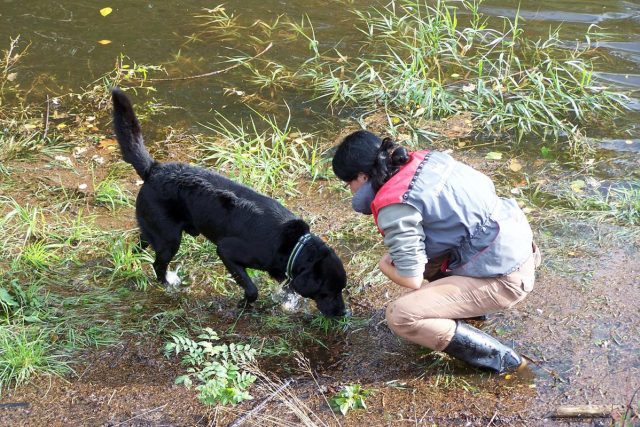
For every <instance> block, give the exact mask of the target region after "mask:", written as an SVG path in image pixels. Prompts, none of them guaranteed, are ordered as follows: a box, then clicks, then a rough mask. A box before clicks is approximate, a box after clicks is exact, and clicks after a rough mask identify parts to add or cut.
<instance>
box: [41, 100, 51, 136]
mask: <svg viewBox="0 0 640 427" xmlns="http://www.w3.org/2000/svg"><path fill="white" fill-rule="evenodd" d="M47 133H49V94H47V112H46V113H45V116H44V134H43V135H42V139H47Z"/></svg>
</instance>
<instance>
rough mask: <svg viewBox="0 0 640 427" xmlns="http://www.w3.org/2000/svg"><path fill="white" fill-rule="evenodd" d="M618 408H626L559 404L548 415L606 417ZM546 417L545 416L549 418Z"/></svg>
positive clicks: (622, 407) (560, 416) (551, 416)
mask: <svg viewBox="0 0 640 427" xmlns="http://www.w3.org/2000/svg"><path fill="white" fill-rule="evenodd" d="M616 409H624V406H622V405H577V406H559V407H558V408H556V410H555V411H554V412H552V413H550V414H549V415H547V417H550V418H606V417H610V416H611V412H613V411H614V410H616ZM547 417H545V418H547Z"/></svg>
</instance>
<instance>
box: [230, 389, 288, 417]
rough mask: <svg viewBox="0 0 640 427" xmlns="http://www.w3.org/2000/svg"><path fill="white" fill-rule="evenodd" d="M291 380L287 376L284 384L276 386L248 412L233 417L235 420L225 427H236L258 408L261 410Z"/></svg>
mask: <svg viewBox="0 0 640 427" xmlns="http://www.w3.org/2000/svg"><path fill="white" fill-rule="evenodd" d="M292 382H293V380H292V379H291V378H289V379H288V380H287V381H285V382H284V384H282V385H281V386H280V387H278V389H277V390H276V391H274V392H273V393H271V395H270V396H267V397H265V398H264V399H262V401H261V402H260V403H258V404H257V405H256V406H255V407H254V408H253V409H251V410H250V411H248V412H245V413H244V414H243V415H242V416H240V417H238V418H236V419H235V421H233V422H232V423H231V424H229V425H228V426H227V427H238V426H239V425H241V424H242V423H243V422H244V420H246V419H247V418H249V417H251V416H252V415H253V414H255V413H256V412H258V411H259V410H261V409H262V408H264V406H265V405H266V404H267V403H268V402H269V401H270V400H271V399H273V398H274V397H276V396H277V395H278V394H280V393H281V392H282V390H284V389H285V388H287V387H289V384H291V383H292Z"/></svg>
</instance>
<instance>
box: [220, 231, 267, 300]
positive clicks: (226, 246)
mask: <svg viewBox="0 0 640 427" xmlns="http://www.w3.org/2000/svg"><path fill="white" fill-rule="evenodd" d="M217 252H218V256H219V257H220V260H222V263H223V264H224V266H225V267H226V268H227V271H229V273H231V276H232V277H233V280H235V281H236V283H237V284H238V285H239V286H240V287H241V288H242V289H244V298H243V299H242V300H241V301H240V303H239V305H238V306H239V307H245V306H247V305H249V304H251V303H253V302H254V301H255V300H256V299H258V288H256V285H255V284H254V283H253V281H252V280H251V278H250V277H249V275H248V274H247V272H246V271H245V269H244V267H242V266H241V265H240V264H239V263H238V262H239V261H241V259H238V258H241V257H242V256H243V255H245V254H246V253H247V251H246V248H244V245H243V243H242V242H241V241H238V240H236V239H222V240H220V241H219V242H218V247H217Z"/></svg>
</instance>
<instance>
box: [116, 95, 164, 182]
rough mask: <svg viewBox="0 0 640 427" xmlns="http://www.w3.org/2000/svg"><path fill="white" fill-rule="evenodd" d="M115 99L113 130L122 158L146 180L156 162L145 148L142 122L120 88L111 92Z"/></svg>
mask: <svg viewBox="0 0 640 427" xmlns="http://www.w3.org/2000/svg"><path fill="white" fill-rule="evenodd" d="M111 98H112V99H113V129H114V130H115V132H116V138H117V139H118V144H119V145H120V151H121V152H122V158H123V159H124V161H125V162H127V163H129V164H131V165H132V166H133V168H134V169H135V170H136V172H137V173H138V175H140V178H142V179H146V178H147V176H148V175H149V171H150V170H151V166H153V164H154V161H153V159H152V158H151V155H150V154H149V152H148V151H147V148H146V147H145V146H144V140H143V139H142V129H141V128H140V122H139V121H138V119H137V118H136V115H135V113H134V112H133V106H132V105H131V101H129V98H127V95H125V94H124V92H123V91H122V90H120V89H119V88H114V89H113V90H112V91H111Z"/></svg>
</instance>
